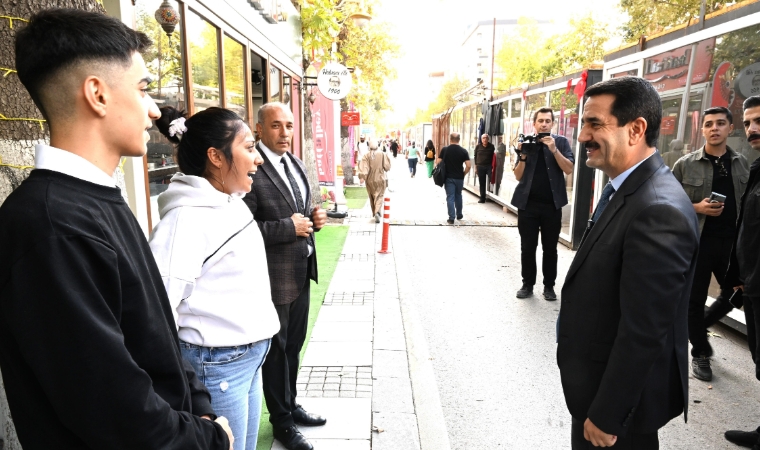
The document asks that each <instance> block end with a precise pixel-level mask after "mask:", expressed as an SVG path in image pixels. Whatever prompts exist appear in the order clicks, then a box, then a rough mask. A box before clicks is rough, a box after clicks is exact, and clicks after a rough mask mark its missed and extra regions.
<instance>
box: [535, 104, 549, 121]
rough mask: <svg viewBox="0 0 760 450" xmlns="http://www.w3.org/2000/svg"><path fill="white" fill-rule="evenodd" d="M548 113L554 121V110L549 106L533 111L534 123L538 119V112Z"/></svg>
mask: <svg viewBox="0 0 760 450" xmlns="http://www.w3.org/2000/svg"><path fill="white" fill-rule="evenodd" d="M546 113H549V114H551V115H552V122H554V110H553V109H551V108H549V107H544V108H541V109H539V110H538V111H536V112H535V113H533V123H536V120H538V115H539V114H546Z"/></svg>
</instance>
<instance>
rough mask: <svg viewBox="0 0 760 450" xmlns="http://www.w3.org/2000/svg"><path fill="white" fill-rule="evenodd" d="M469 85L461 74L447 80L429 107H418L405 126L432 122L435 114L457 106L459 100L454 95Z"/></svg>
mask: <svg viewBox="0 0 760 450" xmlns="http://www.w3.org/2000/svg"><path fill="white" fill-rule="evenodd" d="M467 86H468V82H467V79H466V78H465V77H463V76H462V75H460V74H457V75H456V76H454V77H453V78H450V79H448V80H446V81H445V82H444V83H443V85H441V90H440V91H438V95H437V96H436V97H435V98H434V99H433V101H431V102H430V104H429V105H428V107H427V108H425V109H422V108H418V109H417V111H416V112H415V114H414V117H412V118H410V119H409V121H408V122H407V123H406V126H405V128H406V127H410V126H412V125H415V124H418V123H423V122H430V120H431V118H432V117H433V116H434V115H436V114H440V113H442V112H444V111H446V110H448V109H449V108H451V107H452V106H455V105H456V104H457V101H456V100H454V95H455V94H457V93H459V92H462V91H463V90H465V89H466V88H467Z"/></svg>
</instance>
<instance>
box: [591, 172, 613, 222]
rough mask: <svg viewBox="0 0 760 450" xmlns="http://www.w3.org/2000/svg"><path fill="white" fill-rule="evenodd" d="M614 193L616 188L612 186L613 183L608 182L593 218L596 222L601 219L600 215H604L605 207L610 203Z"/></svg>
mask: <svg viewBox="0 0 760 450" xmlns="http://www.w3.org/2000/svg"><path fill="white" fill-rule="evenodd" d="M614 193H615V188H614V187H612V183H609V182H608V183H607V186H605V187H604V190H603V191H602V196H601V197H599V205H597V207H596V211H594V216H593V217H592V218H591V220H592V221H593V222H594V223H596V221H597V220H599V217H601V216H602V213H603V212H604V208H606V207H607V205H608V204H609V203H610V197H612V194H614Z"/></svg>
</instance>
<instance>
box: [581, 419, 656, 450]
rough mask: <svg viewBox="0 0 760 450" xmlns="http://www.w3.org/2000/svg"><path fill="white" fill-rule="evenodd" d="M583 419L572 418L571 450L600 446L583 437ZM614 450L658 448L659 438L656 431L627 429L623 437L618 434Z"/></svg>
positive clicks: (592, 448)
mask: <svg viewBox="0 0 760 450" xmlns="http://www.w3.org/2000/svg"><path fill="white" fill-rule="evenodd" d="M584 422H585V420H582V421H581V420H577V419H576V418H573V424H572V431H571V438H570V439H571V441H572V449H573V450H596V449H598V448H600V447H594V444H592V443H591V441H587V440H586V438H585V437H583V423H584ZM607 448H612V449H615V450H658V449H659V448H660V439H659V437H658V436H657V432H656V431H655V432H654V433H646V434H639V433H636V432H635V431H634V430H633V429H631V430H628V433H627V434H626V436H625V437H620V436H618V439H617V441H616V442H615V445H613V446H612V447H607Z"/></svg>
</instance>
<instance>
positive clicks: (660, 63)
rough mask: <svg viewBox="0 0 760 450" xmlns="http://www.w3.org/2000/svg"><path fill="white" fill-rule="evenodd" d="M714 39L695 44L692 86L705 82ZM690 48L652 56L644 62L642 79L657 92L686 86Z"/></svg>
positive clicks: (689, 46) (713, 48)
mask: <svg viewBox="0 0 760 450" xmlns="http://www.w3.org/2000/svg"><path fill="white" fill-rule="evenodd" d="M714 50H715V38H710V39H707V40H704V41H701V42H699V43H698V44H697V52H696V59H695V61H694V72H693V73H692V79H691V82H692V84H697V83H703V82H705V81H708V80H707V76H708V74H709V72H710V65H711V64H712V57H713V51H714ZM691 51H692V46H691V45H686V46H683V47H681V48H677V49H675V50H672V51H669V52H665V53H662V54H659V55H657V56H653V57H651V58H647V59H645V60H644V78H645V79H647V80H649V82H650V83H652V86H654V88H655V89H656V90H657V92H664V91H669V90H671V89H677V88H679V87H684V86H686V74H687V73H688V72H689V63H690V62H691V58H692V56H694V55H692V54H691Z"/></svg>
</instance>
